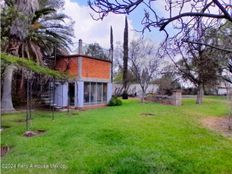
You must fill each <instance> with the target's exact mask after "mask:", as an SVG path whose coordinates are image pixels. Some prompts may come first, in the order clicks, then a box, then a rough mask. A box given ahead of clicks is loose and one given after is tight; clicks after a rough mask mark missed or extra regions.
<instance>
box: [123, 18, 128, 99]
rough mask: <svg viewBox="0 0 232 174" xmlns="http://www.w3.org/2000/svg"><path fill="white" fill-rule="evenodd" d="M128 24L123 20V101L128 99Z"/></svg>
mask: <svg viewBox="0 0 232 174" xmlns="http://www.w3.org/2000/svg"><path fill="white" fill-rule="evenodd" d="M128 51H129V50H128V22H127V17H126V18H125V28H124V40H123V77H122V78H123V94H122V98H123V99H128V93H127V88H128V75H127V74H128Z"/></svg>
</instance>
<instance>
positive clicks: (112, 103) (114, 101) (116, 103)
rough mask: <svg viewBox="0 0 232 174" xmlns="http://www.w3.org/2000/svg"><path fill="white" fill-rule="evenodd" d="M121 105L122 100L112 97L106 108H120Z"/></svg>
mask: <svg viewBox="0 0 232 174" xmlns="http://www.w3.org/2000/svg"><path fill="white" fill-rule="evenodd" d="M120 105H122V100H120V99H119V98H117V97H112V98H111V100H110V101H109V103H108V106H120Z"/></svg>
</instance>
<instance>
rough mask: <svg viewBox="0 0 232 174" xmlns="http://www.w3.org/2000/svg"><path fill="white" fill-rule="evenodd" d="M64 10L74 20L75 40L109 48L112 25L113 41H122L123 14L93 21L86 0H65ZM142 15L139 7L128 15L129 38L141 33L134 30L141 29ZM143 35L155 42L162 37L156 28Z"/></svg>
mask: <svg viewBox="0 0 232 174" xmlns="http://www.w3.org/2000/svg"><path fill="white" fill-rule="evenodd" d="M64 12H65V13H66V14H67V15H68V16H70V17H71V18H72V19H73V20H74V21H75V25H74V32H75V39H74V41H75V42H78V40H79V39H82V40H83V42H84V43H88V44H89V43H95V42H97V43H99V44H100V45H101V46H103V47H104V48H109V45H110V44H109V40H110V26H112V27H113V34H114V42H115V43H116V42H121V43H122V42H123V31H124V25H125V24H124V23H125V15H115V14H110V15H108V16H107V17H105V18H104V20H103V21H94V20H93V19H92V18H91V16H90V13H92V14H94V12H93V11H92V10H91V9H90V8H89V6H88V4H87V1H86V0H65V6H64ZM143 15H144V14H143V9H142V8H140V9H136V10H135V12H133V13H132V14H130V16H128V24H129V39H130V40H132V39H133V38H136V37H138V36H139V35H141V33H139V32H136V31H135V30H141V29H142V25H141V19H142V17H143ZM144 37H145V38H149V39H151V40H153V41H154V42H155V43H160V42H161V41H162V40H163V39H164V35H163V33H160V32H159V31H158V29H153V30H152V32H148V31H147V32H145V34H144ZM76 45H77V44H76Z"/></svg>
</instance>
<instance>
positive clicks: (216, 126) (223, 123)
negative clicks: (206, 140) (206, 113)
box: [201, 117, 232, 138]
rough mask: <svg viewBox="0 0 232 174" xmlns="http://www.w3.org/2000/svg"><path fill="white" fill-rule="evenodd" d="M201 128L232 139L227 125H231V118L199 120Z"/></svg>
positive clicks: (231, 132) (231, 131)
mask: <svg viewBox="0 0 232 174" xmlns="http://www.w3.org/2000/svg"><path fill="white" fill-rule="evenodd" d="M201 122H202V124H203V126H205V127H207V128H209V129H211V130H214V131H217V132H219V133H221V134H223V135H224V136H227V137H231V138H232V128H231V127H229V125H232V124H231V123H232V118H229V117H207V118H204V119H202V120H201Z"/></svg>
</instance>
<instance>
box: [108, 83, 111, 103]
mask: <svg viewBox="0 0 232 174" xmlns="http://www.w3.org/2000/svg"><path fill="white" fill-rule="evenodd" d="M111 97H112V83H107V103H108V102H109V101H110V99H111Z"/></svg>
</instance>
